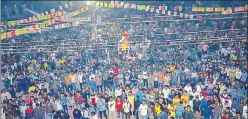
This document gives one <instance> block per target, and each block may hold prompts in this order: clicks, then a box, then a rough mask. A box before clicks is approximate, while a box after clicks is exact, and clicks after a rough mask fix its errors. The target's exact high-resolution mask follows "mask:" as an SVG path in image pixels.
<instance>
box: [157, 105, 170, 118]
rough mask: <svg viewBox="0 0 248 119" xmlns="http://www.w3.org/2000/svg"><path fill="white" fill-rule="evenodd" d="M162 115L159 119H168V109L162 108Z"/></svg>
mask: <svg viewBox="0 0 248 119" xmlns="http://www.w3.org/2000/svg"><path fill="white" fill-rule="evenodd" d="M161 111H162V112H161V114H160V115H159V119H167V118H168V113H167V111H166V107H161Z"/></svg>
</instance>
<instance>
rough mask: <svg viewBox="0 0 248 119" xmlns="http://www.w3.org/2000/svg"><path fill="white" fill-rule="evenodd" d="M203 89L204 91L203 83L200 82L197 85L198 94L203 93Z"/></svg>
mask: <svg viewBox="0 0 248 119" xmlns="http://www.w3.org/2000/svg"><path fill="white" fill-rule="evenodd" d="M202 89H204V86H203V85H202V84H201V82H199V83H198V84H197V85H196V92H197V93H198V94H200V93H201V92H202Z"/></svg>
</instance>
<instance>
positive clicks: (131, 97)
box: [127, 91, 135, 115]
mask: <svg viewBox="0 0 248 119" xmlns="http://www.w3.org/2000/svg"><path fill="white" fill-rule="evenodd" d="M134 98H135V97H134V96H133V95H132V91H129V92H128V96H127V100H128V102H129V103H130V104H131V105H132V106H131V111H130V113H131V115H132V113H133V112H134ZM133 115H134V114H133Z"/></svg>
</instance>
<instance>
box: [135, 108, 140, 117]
mask: <svg viewBox="0 0 248 119" xmlns="http://www.w3.org/2000/svg"><path fill="white" fill-rule="evenodd" d="M135 119H139V111H138V110H135Z"/></svg>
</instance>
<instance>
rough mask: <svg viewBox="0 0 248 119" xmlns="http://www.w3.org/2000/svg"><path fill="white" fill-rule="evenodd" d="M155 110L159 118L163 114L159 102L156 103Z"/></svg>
mask: <svg viewBox="0 0 248 119" xmlns="http://www.w3.org/2000/svg"><path fill="white" fill-rule="evenodd" d="M154 110H155V114H156V116H157V117H159V115H160V114H161V113H162V110H161V106H160V104H159V102H156V104H155V107H154Z"/></svg>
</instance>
